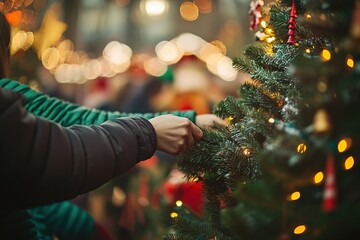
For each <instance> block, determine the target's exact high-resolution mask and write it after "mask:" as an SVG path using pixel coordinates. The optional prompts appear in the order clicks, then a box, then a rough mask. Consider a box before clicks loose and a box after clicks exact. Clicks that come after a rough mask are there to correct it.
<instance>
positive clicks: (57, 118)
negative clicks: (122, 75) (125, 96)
mask: <svg viewBox="0 0 360 240" xmlns="http://www.w3.org/2000/svg"><path fill="white" fill-rule="evenodd" d="M0 87H3V88H6V89H10V90H13V91H16V92H18V93H21V94H22V95H23V96H24V97H25V100H26V105H25V108H26V109H27V111H28V112H30V113H32V114H34V115H36V116H39V117H43V118H46V119H48V120H51V121H54V122H56V123H59V124H60V125H62V126H72V125H91V124H100V123H103V122H105V121H107V120H110V119H115V118H122V117H143V118H146V119H151V118H154V117H156V116H160V115H165V114H173V115H175V116H179V117H186V118H188V119H190V121H192V122H193V123H195V116H196V113H195V112H194V111H169V112H158V113H121V112H116V111H115V112H109V111H101V110H97V109H89V108H85V107H82V106H79V105H77V104H73V103H70V102H67V101H63V100H60V99H57V98H53V97H49V96H47V95H45V94H41V93H38V92H36V91H34V90H32V89H31V88H29V87H28V86H27V85H24V84H20V83H18V82H16V81H12V80H9V79H0Z"/></svg>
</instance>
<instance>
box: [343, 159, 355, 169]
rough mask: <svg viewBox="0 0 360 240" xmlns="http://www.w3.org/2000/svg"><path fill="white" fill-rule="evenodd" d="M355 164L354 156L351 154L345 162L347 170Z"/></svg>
mask: <svg viewBox="0 0 360 240" xmlns="http://www.w3.org/2000/svg"><path fill="white" fill-rule="evenodd" d="M354 164H355V160H354V157H352V156H350V157H348V158H347V159H346V160H345V162H344V168H345V170H350V169H351V168H352V167H353V166H354Z"/></svg>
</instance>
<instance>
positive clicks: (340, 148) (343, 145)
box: [337, 138, 352, 153]
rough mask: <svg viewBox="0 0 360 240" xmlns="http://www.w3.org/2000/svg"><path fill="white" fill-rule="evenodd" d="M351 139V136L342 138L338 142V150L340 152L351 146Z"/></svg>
mask: <svg viewBox="0 0 360 240" xmlns="http://www.w3.org/2000/svg"><path fill="white" fill-rule="evenodd" d="M351 143H352V141H351V139H350V138H344V139H341V140H340V141H339V143H338V146H337V148H338V151H339V153H342V152H345V151H346V150H348V149H349V148H350V147H351Z"/></svg>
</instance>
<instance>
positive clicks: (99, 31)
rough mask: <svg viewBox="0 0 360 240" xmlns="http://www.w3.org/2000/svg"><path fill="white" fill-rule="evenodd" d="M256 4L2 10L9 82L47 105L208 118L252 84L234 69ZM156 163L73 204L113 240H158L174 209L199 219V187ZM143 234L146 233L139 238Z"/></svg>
mask: <svg viewBox="0 0 360 240" xmlns="http://www.w3.org/2000/svg"><path fill="white" fill-rule="evenodd" d="M249 4H250V0H193V1H184V0H62V1H60V0H59V1H56V0H5V1H0V10H1V11H3V12H5V13H7V18H8V20H9V21H10V23H11V25H12V46H11V53H12V75H11V78H13V79H15V80H18V81H20V82H22V83H25V84H28V85H30V86H31V87H32V88H33V89H35V90H37V91H40V92H43V93H46V94H48V95H50V96H54V97H59V98H61V99H64V100H67V101H70V102H73V103H76V104H81V105H84V106H87V107H91V108H99V109H103V110H108V111H122V112H139V113H145V112H156V111H168V110H189V109H192V110H195V111H196V112H197V113H199V114H200V113H211V111H212V107H213V105H214V104H215V103H217V102H218V101H220V100H222V99H224V98H225V97H226V96H228V95H237V94H238V93H237V90H238V87H239V86H240V84H241V83H242V82H244V81H246V80H249V77H248V76H247V75H245V74H242V73H238V72H237V71H236V70H234V69H233V67H232V58H233V57H235V56H238V55H240V54H241V51H242V46H244V45H246V44H248V43H250V42H253V41H254V40H255V36H254V34H255V33H254V32H253V31H250V30H249V22H250V20H249V14H248V12H249ZM175 164H176V163H175V159H174V158H173V157H171V156H168V155H166V154H162V153H157V154H156V155H155V156H154V157H153V158H152V159H151V160H149V161H146V162H144V164H141V165H140V166H138V167H136V168H134V169H133V170H131V171H130V172H128V173H127V174H125V175H124V176H122V177H121V178H119V179H116V180H114V181H112V182H111V183H108V184H106V185H105V186H103V187H102V188H100V189H98V190H96V191H94V192H92V193H90V194H87V195H85V196H80V197H79V198H77V199H75V200H74V202H75V203H76V204H78V205H79V206H81V207H83V208H84V209H86V210H88V211H89V212H90V213H91V214H92V215H93V216H94V218H95V219H96V221H97V222H99V223H100V224H102V226H104V228H105V229H106V230H107V231H108V232H109V234H110V235H111V236H112V237H114V238H116V239H161V236H162V234H164V231H166V229H167V227H168V225H169V221H170V219H171V208H172V207H174V206H175V205H181V204H186V205H187V206H189V207H190V208H192V209H193V210H194V211H195V212H197V213H198V214H199V215H201V213H202V204H201V182H199V181H198V180H197V179H195V180H194V181H190V182H185V180H184V179H183V178H182V174H181V173H179V172H177V171H176V170H174V169H175V168H174V167H175V166H174V165H175ZM139 227H140V228H139Z"/></svg>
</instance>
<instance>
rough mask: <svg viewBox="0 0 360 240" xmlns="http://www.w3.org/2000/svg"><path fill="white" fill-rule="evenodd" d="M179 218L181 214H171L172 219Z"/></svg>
mask: <svg viewBox="0 0 360 240" xmlns="http://www.w3.org/2000/svg"><path fill="white" fill-rule="evenodd" d="M178 216H179V214H177V213H176V212H172V213H171V214H170V217H171V218H177V217H178Z"/></svg>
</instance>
